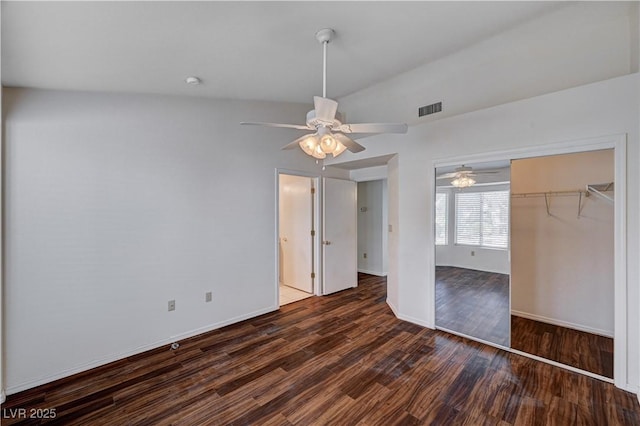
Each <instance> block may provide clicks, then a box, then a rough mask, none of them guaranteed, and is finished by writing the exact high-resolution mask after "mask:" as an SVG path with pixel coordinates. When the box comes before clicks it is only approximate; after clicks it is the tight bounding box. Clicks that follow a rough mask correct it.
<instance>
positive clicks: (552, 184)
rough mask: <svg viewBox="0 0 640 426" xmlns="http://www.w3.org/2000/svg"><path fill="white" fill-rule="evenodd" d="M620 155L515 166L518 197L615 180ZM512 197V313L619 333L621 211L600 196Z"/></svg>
mask: <svg viewBox="0 0 640 426" xmlns="http://www.w3.org/2000/svg"><path fill="white" fill-rule="evenodd" d="M613 176H614V157H613V150H604V151H594V152H587V153H579V154H568V155H558V156H551V157H540V158H531V159H523V160H516V161H513V162H512V164H511V191H512V194H518V193H531V192H546V191H565V190H578V189H582V190H584V189H585V186H586V185H587V184H594V183H605V182H612V181H613ZM578 202H579V197H578V196H577V195H574V196H562V197H559V196H556V197H550V198H549V214H547V207H546V203H545V198H544V197H538V198H516V197H512V199H511V250H512V251H511V273H512V275H511V303H512V313H513V314H514V315H520V316H524V317H528V318H531V319H535V320H538V321H542V322H548V323H552V324H557V325H562V326H565V327H570V328H575V329H578V330H583V331H588V332H592V333H596V334H602V335H607V336H611V337H612V336H613V319H614V312H613V307H614V300H613V297H614V252H613V250H614V234H613V231H614V209H613V205H611V204H609V203H607V202H606V201H604V200H602V199H600V198H598V197H596V196H590V197H587V198H584V197H583V199H582V211H581V213H580V217H578Z"/></svg>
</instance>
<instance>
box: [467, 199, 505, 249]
mask: <svg viewBox="0 0 640 426" xmlns="http://www.w3.org/2000/svg"><path fill="white" fill-rule="evenodd" d="M455 201H456V221H455V222H456V223H455V227H456V228H455V229H456V244H462V245H470V246H479V247H488V248H499V249H506V248H507V247H508V245H509V191H487V192H461V193H457V194H455Z"/></svg>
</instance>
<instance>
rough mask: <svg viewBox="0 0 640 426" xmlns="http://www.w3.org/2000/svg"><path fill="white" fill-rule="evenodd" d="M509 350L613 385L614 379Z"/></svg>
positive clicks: (515, 350)
mask: <svg viewBox="0 0 640 426" xmlns="http://www.w3.org/2000/svg"><path fill="white" fill-rule="evenodd" d="M507 350H508V351H509V352H511V353H513V354H516V355H520V356H523V357H525V358H531V359H535V360H536V361H540V362H544V363H545V364H550V365H553V366H555V367H560V368H564V369H565V370H569V371H572V372H574V373H579V374H584V375H585V376H589V377H592V378H594V379H598V380H602V381H603V382H607V383H611V384H613V379H610V378H608V377H605V376H601V375H599V374H595V373H592V372H590V371H587V370H581V369H580V368H576V367H572V366H570V365H567V364H562V363H560V362H557V361H553V360H551V359H547V358H542V357H539V356H537V355H533V354H530V353H527V352H522V351H519V350H517V349H513V348H510V349H507Z"/></svg>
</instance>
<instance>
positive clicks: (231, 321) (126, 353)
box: [2, 306, 278, 401]
mask: <svg viewBox="0 0 640 426" xmlns="http://www.w3.org/2000/svg"><path fill="white" fill-rule="evenodd" d="M277 310H278V307H277V306H270V307H268V308H264V309H260V310H257V311H254V312H250V313H248V314H244V315H239V316H237V317H234V318H230V319H227V320H224V321H220V322H217V323H214V324H209V325H207V326H204V327H200V328H196V329H195V330H191V331H187V332H185V333H180V334H178V335H175V336H170V337H168V338H166V339H162V340H159V341H156V342H154V343H150V344H147V345H142V346H139V347H137V348H135V349H131V350H128V351H124V352H121V353H118V354H113V355H109V356H107V357H104V358H101V359H99V360H96V361H92V362H89V363H86V364H83V365H80V366H77V367H74V368H69V369H67V370H63V371H60V372H58V373H55V374H51V375H49V376H45V377H40V378H38V379H34V380H30V381H27V382H23V383H19V384H17V385H14V386H8V387H7V395H12V394H14V393H18V392H22V391H24V390H27V389H31V388H34V387H36V386H40V385H44V384H46V383H50V382H53V381H55V380H59V379H63V378H65V377H69V376H73V375H74V374H78V373H82V372H83V371H87V370H91V369H92V368H96V367H100V366H103V365H106V364H109V363H111V362H115V361H119V360H121V359H124V358H127V357H130V356H133V355H138V354H141V353H142V352H146V351H149V350H152V349H156V348H159V347H161V346H164V345H169V344H171V343H173V342H176V341H178V340H183V339H187V338H189V337H193V336H197V335H199V334H202V333H206V332H208V331H212V330H216V329H218V328H222V327H224V326H227V325H231V324H235V323H237V322H240V321H244V320H247V319H250V318H255V317H257V316H260V315H264V314H267V313H269V312H273V311H277ZM4 397H5V394H4V391H3V392H2V401H4Z"/></svg>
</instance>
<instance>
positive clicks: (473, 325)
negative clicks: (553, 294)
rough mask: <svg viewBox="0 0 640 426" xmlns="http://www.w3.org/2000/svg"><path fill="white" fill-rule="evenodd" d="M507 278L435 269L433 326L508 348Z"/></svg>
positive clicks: (479, 272) (497, 275)
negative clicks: (434, 324)
mask: <svg viewBox="0 0 640 426" xmlns="http://www.w3.org/2000/svg"><path fill="white" fill-rule="evenodd" d="M510 315H511V312H510V306H509V275H505V274H496V273H493V272H484V271H476V270H473V269H464V268H456V267H452V266H436V325H437V326H438V327H442V328H446V329H449V330H452V331H457V332H459V333H462V334H465V335H467V336H471V337H476V338H478V339H482V340H485V341H487V342H492V343H496V344H498V345H502V346H506V347H508V346H509V321H510V319H509V317H510Z"/></svg>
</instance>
